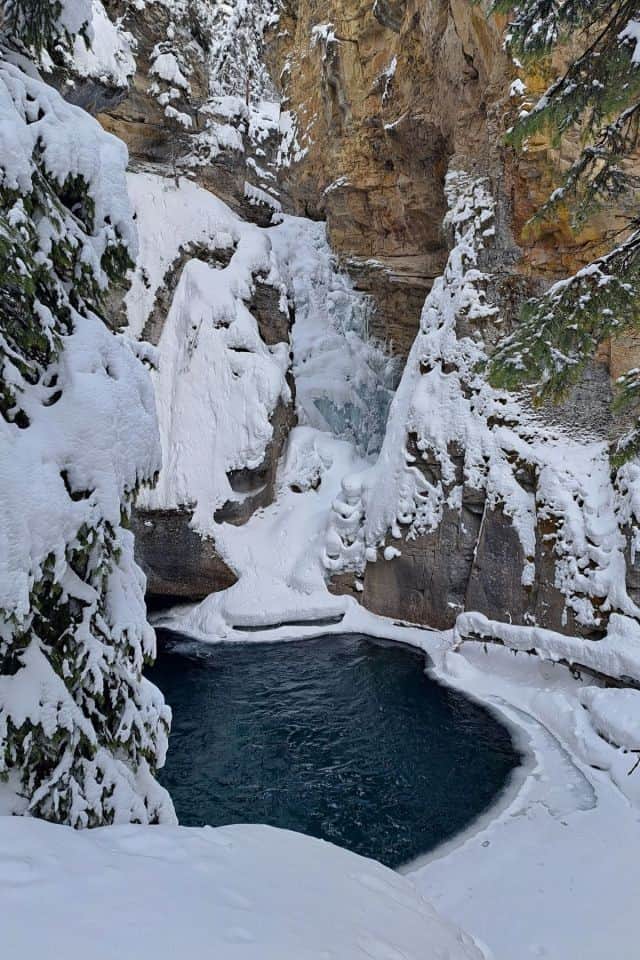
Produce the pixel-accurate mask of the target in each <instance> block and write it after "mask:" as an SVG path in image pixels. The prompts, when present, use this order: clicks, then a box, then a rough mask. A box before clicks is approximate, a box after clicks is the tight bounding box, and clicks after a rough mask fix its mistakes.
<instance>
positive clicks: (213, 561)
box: [131, 510, 237, 601]
mask: <svg viewBox="0 0 640 960" xmlns="http://www.w3.org/2000/svg"><path fill="white" fill-rule="evenodd" d="M191 516H192V514H191V513H190V511H188V510H150V511H144V512H141V511H134V513H133V516H132V519H131V529H132V530H133V533H134V536H135V538H136V560H137V562H138V563H139V565H140V567H141V568H142V570H143V572H144V574H145V575H146V577H147V594H148V596H151V597H165V598H166V599H168V600H169V599H173V600H184V601H187V600H202V599H204V597H207V596H209V594H210V593H214V592H215V591H217V590H225V589H226V588H227V587H232V586H233V584H234V583H235V582H236V580H237V577H236V575H235V574H234V572H233V570H231V569H230V568H229V567H228V566H227V564H226V563H225V562H224V560H222V559H221V557H220V556H219V555H218V553H217V551H216V545H215V541H214V540H212V539H210V538H206V537H201V536H200V535H199V534H198V533H196V532H195V531H194V530H193V529H192V528H191V526H190V523H191Z"/></svg>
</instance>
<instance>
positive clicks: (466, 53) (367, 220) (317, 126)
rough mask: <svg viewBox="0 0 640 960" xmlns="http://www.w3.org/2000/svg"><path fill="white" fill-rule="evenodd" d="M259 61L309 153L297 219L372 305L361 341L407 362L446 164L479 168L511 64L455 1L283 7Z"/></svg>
mask: <svg viewBox="0 0 640 960" xmlns="http://www.w3.org/2000/svg"><path fill="white" fill-rule="evenodd" d="M271 56H272V59H273V63H274V70H273V74H274V77H278V76H280V77H281V85H282V93H283V96H284V98H285V105H286V106H287V108H288V109H291V110H293V111H294V112H295V114H296V115H297V117H298V124H299V131H298V135H299V140H300V145H301V147H302V148H304V149H305V150H306V151H307V152H306V155H305V156H304V158H303V159H302V160H301V162H300V163H298V164H296V165H294V166H293V167H292V168H291V170H290V173H289V176H288V178H287V179H286V185H287V189H288V192H289V193H290V195H291V196H292V198H293V199H294V202H295V204H296V207H297V210H298V212H300V213H305V214H307V215H311V216H315V217H325V218H326V220H327V226H328V234H329V239H330V242H331V245H332V246H333V248H334V250H335V251H336V252H337V253H338V254H339V256H340V258H341V259H342V261H343V262H344V263H345V264H346V265H347V266H348V267H349V268H350V269H351V271H352V273H353V276H354V277H355V279H356V282H357V284H358V286H360V287H361V288H362V289H364V290H366V291H368V292H371V293H372V294H373V295H374V297H375V300H376V302H377V307H378V309H377V314H376V316H375V317H374V321H373V333H374V334H376V335H378V336H379V337H381V338H382V339H385V340H388V341H391V343H392V346H393V348H394V350H395V351H396V352H397V353H398V354H400V355H406V354H407V352H408V350H409V348H410V346H411V343H412V340H413V336H414V334H415V331H416V329H417V325H418V319H419V315H420V310H421V308H422V304H423V302H424V297H425V295H426V293H427V291H428V290H429V288H430V286H431V283H432V281H433V279H434V278H435V277H436V276H438V275H439V274H440V273H441V271H442V267H443V266H444V263H445V260H446V254H447V242H446V238H445V237H444V236H443V234H442V231H441V226H440V225H441V222H442V217H443V215H444V212H445V209H446V206H445V202H444V193H443V183H444V176H445V173H446V170H447V167H448V164H449V160H450V158H451V157H452V156H453V155H454V154H456V153H461V152H463V153H464V154H465V155H467V156H468V157H474V158H477V162H478V163H479V162H482V160H483V159H484V160H485V161H486V159H487V157H488V155H489V152H490V150H491V149H492V144H493V143H494V142H495V134H494V129H493V128H494V126H495V122H494V121H493V119H492V117H490V116H488V114H489V113H490V112H491V111H493V112H494V113H495V112H496V111H497V110H498V105H499V103H500V99H501V97H503V96H504V90H505V86H507V87H508V84H506V81H505V78H506V77H507V76H508V72H509V64H508V62H507V60H506V58H505V57H504V55H503V54H502V52H501V39H500V34H499V31H498V29H497V27H496V25H495V24H494V23H492V22H491V21H489V20H487V19H486V18H485V15H484V13H483V12H482V10H481V9H480V8H478V7H474V6H472V5H470V4H468V3H466V2H464V0H463V2H460V3H455V2H454V3H451V4H450V3H448V2H444V0H432V2H429V3H427V4H425V3H422V2H418V0H376V2H375V3H372V0H329V2H328V3H325V4H323V5H322V7H321V8H318V5H317V4H314V3H312V2H311V0H292V2H290V3H289V4H287V7H286V12H285V14H283V17H282V20H281V23H280V25H279V27H278V30H277V36H276V37H274V38H273V42H272V45H271Z"/></svg>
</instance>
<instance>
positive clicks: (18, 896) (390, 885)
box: [0, 818, 482, 960]
mask: <svg viewBox="0 0 640 960" xmlns="http://www.w3.org/2000/svg"><path fill="white" fill-rule="evenodd" d="M0 903H1V904H2V909H1V915H2V943H3V947H2V951H3V956H5V957H7V958H9V957H10V958H12V960H36V958H40V957H43V956H51V957H54V958H58V957H63V956H64V957H65V958H66V960H86V958H89V957H90V958H91V960H115V958H118V960H164V958H167V960H169V958H171V960H173V958H176V957H182V958H185V960H192V958H205V957H207V958H211V960H227V958H232V957H237V956H242V957H243V958H247V960H249V958H255V960H321V958H322V960H328V958H335V960H359V958H362V960H371V958H373V960H481V957H482V954H481V953H480V951H479V950H478V949H477V948H476V947H474V946H473V944H472V943H471V941H470V940H469V939H468V938H467V937H465V936H464V935H463V934H462V933H460V932H459V931H458V930H457V929H456V928H455V927H453V926H452V925H450V924H448V923H447V922H446V921H443V920H442V919H440V917H439V916H438V915H437V914H436V912H435V911H434V910H433V909H432V907H431V906H430V905H429V904H428V903H427V902H426V901H425V900H424V899H422V897H421V896H420V894H419V893H418V892H417V890H416V888H415V887H414V885H413V884H412V882H411V881H410V880H408V879H406V878H404V877H401V876H398V874H395V873H394V872H393V871H391V870H388V869H387V868H386V867H383V866H381V865H380V864H378V863H375V862H374V861H372V860H366V859H364V858H363V857H359V856H356V855H355V854H352V853H348V852H347V851H345V850H341V849H339V848H338V847H334V846H332V845H331V844H328V843H323V842H322V841H319V840H313V839H310V838H308V837H302V836H300V835H298V834H295V833H290V832H288V831H284V830H275V829H273V828H270V827H264V826H233V827H222V828H219V829H216V830H214V829H211V828H207V827H205V828H204V829H200V830H196V829H185V828H180V827H158V828H147V827H138V826H129V827H108V828H104V829H101V830H93V831H90V832H83V833H73V832H72V831H71V830H70V829H67V828H65V827H58V826H53V825H51V824H47V823H44V822H41V821H37V820H27V819H18V818H16V819H9V818H0ZM36 918H37V922H34V920H35V919H36Z"/></svg>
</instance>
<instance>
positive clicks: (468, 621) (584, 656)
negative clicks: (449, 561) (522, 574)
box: [456, 612, 640, 684]
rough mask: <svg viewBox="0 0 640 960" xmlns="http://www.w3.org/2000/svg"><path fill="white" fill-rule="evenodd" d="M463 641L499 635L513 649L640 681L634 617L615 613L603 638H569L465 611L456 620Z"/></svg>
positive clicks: (639, 637) (639, 632)
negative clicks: (474, 637)
mask: <svg viewBox="0 0 640 960" xmlns="http://www.w3.org/2000/svg"><path fill="white" fill-rule="evenodd" d="M456 632H457V634H458V635H459V636H460V638H461V639H462V640H464V639H465V638H468V637H472V636H474V635H475V636H476V637H486V638H496V639H498V640H500V641H502V642H503V643H504V644H505V645H506V646H508V647H510V648H511V649H512V650H520V651H523V652H528V651H533V652H535V653H536V654H537V655H538V656H539V657H542V659H544V660H551V661H552V662H557V661H559V660H566V661H567V662H568V663H570V664H575V665H576V666H577V667H578V668H579V667H580V666H583V667H587V668H588V669H590V670H595V671H597V672H598V673H601V674H603V675H605V676H607V677H611V678H613V679H619V678H625V679H627V680H632V681H634V682H635V683H638V684H640V624H639V623H638V621H637V620H635V619H632V618H631V617H624V616H621V615H620V614H617V613H613V614H612V615H611V618H610V620H609V625H608V628H607V633H606V636H605V637H604V638H603V639H602V640H586V639H584V638H582V637H568V636H565V635H564V634H561V633H555V632H554V631H553V630H545V629H543V628H542V627H535V626H526V627H522V626H514V625H513V624H511V623H501V622H498V621H497V620H488V619H487V617H485V616H484V615H483V614H481V613H473V612H471V613H462V614H460V616H459V617H458V619H457V621H456Z"/></svg>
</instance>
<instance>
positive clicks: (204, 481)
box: [127, 173, 289, 533]
mask: <svg viewBox="0 0 640 960" xmlns="http://www.w3.org/2000/svg"><path fill="white" fill-rule="evenodd" d="M129 186H130V192H131V197H132V200H133V204H134V208H135V211H136V215H137V222H138V228H139V230H140V235H141V246H140V255H139V258H138V261H137V265H136V270H135V273H134V277H133V285H132V287H131V290H130V292H129V294H128V296H127V310H128V317H129V324H130V330H131V331H132V332H134V333H136V334H138V335H139V334H140V333H141V332H142V329H143V328H144V324H145V322H146V320H147V319H148V317H149V314H150V312H151V309H152V307H153V303H154V300H155V298H156V296H157V294H158V291H159V290H160V288H161V287H162V285H163V282H164V279H165V276H166V274H167V272H168V271H169V269H170V268H171V266H172V265H173V264H174V263H175V262H176V260H177V259H178V257H179V256H180V254H181V251H182V252H184V251H185V250H186V249H187V248H188V247H189V245H197V246H198V248H200V247H205V248H206V250H208V251H211V253H214V252H215V251H216V250H218V251H220V252H221V253H223V254H224V253H227V254H228V253H229V252H230V251H232V256H231V260H230V263H229V264H228V266H221V267H220V266H216V265H212V264H211V263H208V262H205V260H203V259H200V258H199V257H198V256H197V255H195V253H194V257H193V258H192V259H188V260H187V262H186V264H185V266H184V268H183V270H182V272H181V274H180V279H179V281H178V285H177V287H176V290H175V293H174V295H173V299H172V301H171V307H170V309H169V313H168V315H167V317H166V322H165V323H164V326H163V330H162V334H161V336H160V341H159V345H158V370H157V372H154V373H153V374H152V379H153V382H154V386H155V391H156V398H157V405H158V417H159V422H160V435H161V442H162V450H163V468H162V471H161V473H160V478H159V482H158V484H157V486H156V488H155V489H154V490H148V491H144V492H143V493H142V495H141V497H140V500H139V503H140V505H141V506H143V507H146V508H148V509H168V508H175V507H178V506H188V507H192V508H193V510H194V518H193V525H194V527H195V528H196V529H197V530H199V531H200V532H202V533H212V532H214V530H215V525H214V513H215V511H216V509H217V508H218V507H221V506H222V505H223V504H224V503H226V502H227V501H232V500H238V499H240V495H239V494H238V493H236V492H235V491H234V490H233V489H232V487H231V485H230V483H229V480H228V476H227V475H228V473H229V472H230V471H232V470H238V469H241V468H245V467H246V468H248V469H255V468H257V467H258V466H260V464H261V463H262V461H263V460H264V457H265V454H266V450H267V447H268V445H269V442H270V441H271V439H272V436H273V427H272V425H271V417H272V416H273V414H274V412H275V410H276V407H277V406H278V404H279V403H285V404H286V403H288V402H289V387H288V385H287V382H286V374H287V370H288V367H289V344H288V343H280V344H276V345H274V346H267V345H266V344H265V343H264V341H263V340H262V338H261V336H260V331H259V329H258V324H257V322H256V320H255V318H254V316H253V315H252V314H251V312H250V310H249V308H248V306H247V301H250V299H251V297H252V295H253V293H254V291H255V285H256V280H255V276H256V275H257V274H261V275H262V276H264V277H265V278H267V279H268V280H269V282H271V283H273V284H274V285H275V286H276V288H277V287H278V286H279V284H280V278H279V275H278V272H277V264H276V261H275V259H274V256H273V253H272V250H271V245H270V242H269V239H268V236H267V235H266V234H265V233H264V232H262V231H260V230H259V228H257V227H255V226H253V225H252V224H246V223H244V222H243V221H242V220H240V219H239V218H238V217H237V216H236V215H235V214H234V213H232V211H231V210H229V208H228V207H227V206H226V205H225V204H224V203H222V201H220V200H218V199H217V198H216V197H214V196H213V195H212V194H211V193H209V192H208V191H206V190H203V189H201V188H200V187H198V186H196V185H195V184H193V183H191V182H190V181H188V180H184V179H183V180H181V181H180V186H179V187H178V188H176V186H175V185H174V183H173V181H172V180H169V179H166V178H162V177H160V176H157V175H155V174H150V173H140V174H130V176H129ZM200 256H203V254H202V253H200Z"/></svg>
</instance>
